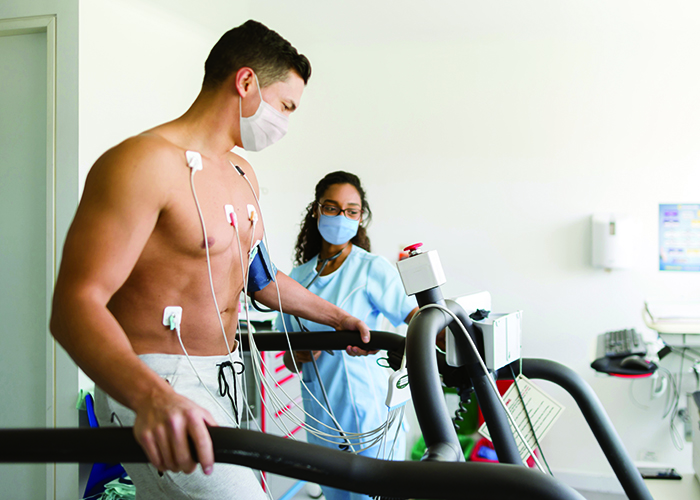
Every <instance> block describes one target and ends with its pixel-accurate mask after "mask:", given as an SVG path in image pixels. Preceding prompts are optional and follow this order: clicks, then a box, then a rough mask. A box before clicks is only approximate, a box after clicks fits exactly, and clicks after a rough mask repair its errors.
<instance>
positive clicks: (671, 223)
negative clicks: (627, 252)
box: [659, 203, 700, 272]
mask: <svg viewBox="0 0 700 500" xmlns="http://www.w3.org/2000/svg"><path fill="white" fill-rule="evenodd" d="M659 270H661V271H691V272H700V203H678V204H665V205H659Z"/></svg>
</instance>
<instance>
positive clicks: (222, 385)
mask: <svg viewBox="0 0 700 500" xmlns="http://www.w3.org/2000/svg"><path fill="white" fill-rule="evenodd" d="M235 363H236V364H237V365H240V367H241V371H240V372H236V370H235V369H234V367H233V363H231V362H230V361H224V362H223V363H221V364H219V365H216V366H218V367H219V375H218V378H219V396H221V397H222V398H225V397H228V399H229V401H231V408H232V409H233V418H234V419H235V420H236V425H240V421H239V418H238V383H237V382H236V375H240V374H241V373H243V372H244V371H245V365H244V364H243V363H241V362H240V361H235ZM226 368H228V369H229V370H231V378H233V397H231V389H230V387H229V385H228V381H227V380H226V373H225V371H224V370H225V369H226Z"/></svg>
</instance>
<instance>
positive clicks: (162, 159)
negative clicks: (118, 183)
mask: <svg viewBox="0 0 700 500" xmlns="http://www.w3.org/2000/svg"><path fill="white" fill-rule="evenodd" d="M105 155H106V156H109V157H111V158H113V159H118V160H122V161H127V162H128V164H129V165H133V166H140V165H163V166H167V165H173V164H177V165H180V166H182V165H186V164H187V162H186V159H185V150H183V149H182V148H180V147H178V146H176V145H175V144H173V143H172V142H170V141H168V140H167V139H165V138H164V137H162V136H160V135H158V134H155V133H152V132H143V133H141V134H139V135H135V136H133V137H129V138H128V139H126V140H124V141H122V142H121V143H119V144H117V145H116V146H114V147H113V148H112V149H110V150H109V151H107V153H105Z"/></svg>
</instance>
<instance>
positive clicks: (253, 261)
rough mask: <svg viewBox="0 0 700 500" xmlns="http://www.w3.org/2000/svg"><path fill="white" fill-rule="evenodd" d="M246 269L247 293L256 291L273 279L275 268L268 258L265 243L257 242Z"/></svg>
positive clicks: (275, 272)
mask: <svg viewBox="0 0 700 500" xmlns="http://www.w3.org/2000/svg"><path fill="white" fill-rule="evenodd" d="M249 262H250V264H249V270H248V288H247V290H246V292H247V293H248V294H251V293H254V292H257V291H260V290H262V289H263V288H265V287H266V286H267V285H269V284H270V282H271V281H274V279H275V275H276V274H277V268H276V267H275V265H274V264H273V263H272V261H271V260H270V254H268V253H267V248H265V243H263V242H262V241H261V242H259V243H258V244H257V246H256V247H255V248H254V249H253V252H252V254H251V256H250V259H249Z"/></svg>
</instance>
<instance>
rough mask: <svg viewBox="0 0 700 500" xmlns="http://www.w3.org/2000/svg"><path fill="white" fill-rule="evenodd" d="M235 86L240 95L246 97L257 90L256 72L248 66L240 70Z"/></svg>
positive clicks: (237, 73) (237, 72)
mask: <svg viewBox="0 0 700 500" xmlns="http://www.w3.org/2000/svg"><path fill="white" fill-rule="evenodd" d="M234 85H235V88H236V92H238V95H239V96H241V97H245V96H246V95H247V94H248V92H250V91H251V90H256V85H257V84H256V83H255V72H254V71H253V70H252V69H251V68H249V67H247V66H244V67H242V68H240V69H239V70H238V71H236V75H235V78H234Z"/></svg>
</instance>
